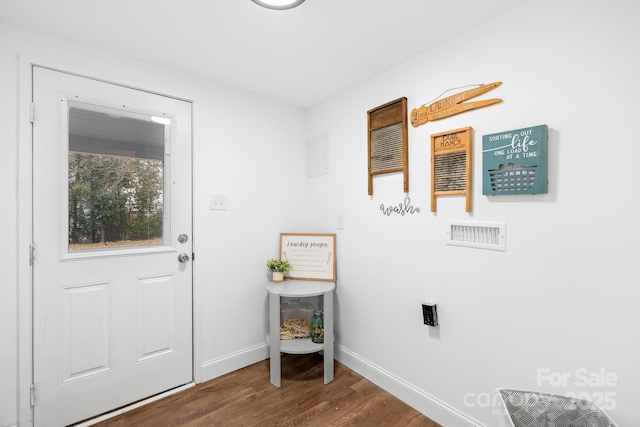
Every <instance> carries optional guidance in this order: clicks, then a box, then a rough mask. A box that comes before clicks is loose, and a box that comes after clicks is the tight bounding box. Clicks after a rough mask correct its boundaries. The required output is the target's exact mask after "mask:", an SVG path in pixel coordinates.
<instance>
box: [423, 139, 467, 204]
mask: <svg viewBox="0 0 640 427" xmlns="http://www.w3.org/2000/svg"><path fill="white" fill-rule="evenodd" d="M447 195H465V196H466V202H467V203H466V210H467V212H471V128H470V127H466V128H460V129H455V130H449V131H446V132H442V133H436V134H433V135H431V212H435V211H436V196H447Z"/></svg>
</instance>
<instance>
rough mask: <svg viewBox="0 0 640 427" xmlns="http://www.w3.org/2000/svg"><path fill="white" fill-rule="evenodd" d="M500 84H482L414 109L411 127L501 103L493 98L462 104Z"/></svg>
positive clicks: (500, 100)
mask: <svg viewBox="0 0 640 427" xmlns="http://www.w3.org/2000/svg"><path fill="white" fill-rule="evenodd" d="M501 84H502V82H495V83H489V84H486V85H485V84H483V85H481V86H480V87H477V88H475V89H469V90H465V91H464V92H460V93H456V94H455V95H451V96H448V97H446V98H442V99H440V100H439V101H435V102H433V103H431V104H429V105H428V106H425V105H423V106H421V107H420V108H414V109H413V110H411V126H413V127H418V126H420V125H423V124H425V123H427V122H432V121H434V120H439V119H444V118H445V117H451V116H454V115H456V114H460V113H464V112H465V111H469V110H475V109H476V108H482V107H486V106H488V105H493V104H497V103H498V102H502V99H497V98H494V99H487V100H484V101H477V102H467V103H464V101H466V100H467V99H471V98H475V97H476V96H478V95H482V94H483V93H485V92H489V91H490V90H491V89H495V88H497V87H498V86H500V85H501Z"/></svg>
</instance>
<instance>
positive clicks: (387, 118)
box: [367, 98, 409, 195]
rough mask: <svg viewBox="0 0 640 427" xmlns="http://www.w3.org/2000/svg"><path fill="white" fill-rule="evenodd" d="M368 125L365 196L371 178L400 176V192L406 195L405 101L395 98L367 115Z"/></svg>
mask: <svg viewBox="0 0 640 427" xmlns="http://www.w3.org/2000/svg"><path fill="white" fill-rule="evenodd" d="M367 116H368V125H369V148H368V152H369V195H372V194H373V176H374V175H379V174H383V173H391V172H403V173H404V192H405V193H406V192H408V191H409V153H408V146H409V143H408V141H409V140H408V136H407V128H408V119H407V98H399V99H396V100H395V101H391V102H389V103H387V104H384V105H381V106H379V107H377V108H374V109H372V110H369V111H367Z"/></svg>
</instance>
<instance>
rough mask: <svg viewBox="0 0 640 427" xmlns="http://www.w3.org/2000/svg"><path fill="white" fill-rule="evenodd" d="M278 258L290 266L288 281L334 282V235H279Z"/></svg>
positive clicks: (287, 275)
mask: <svg viewBox="0 0 640 427" xmlns="http://www.w3.org/2000/svg"><path fill="white" fill-rule="evenodd" d="M280 258H281V259H286V260H287V261H289V263H290V264H291V267H292V268H291V270H289V272H288V273H287V274H286V277H288V278H290V279H299V280H324V281H328V282H335V280H336V235H335V234H330V233H280Z"/></svg>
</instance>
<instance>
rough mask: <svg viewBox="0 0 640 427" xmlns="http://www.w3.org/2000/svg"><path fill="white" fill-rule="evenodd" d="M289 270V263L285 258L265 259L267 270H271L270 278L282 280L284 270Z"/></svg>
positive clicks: (275, 280) (277, 280)
mask: <svg viewBox="0 0 640 427" xmlns="http://www.w3.org/2000/svg"><path fill="white" fill-rule="evenodd" d="M289 270H291V264H290V263H289V261H287V260H286V259H277V258H270V259H268V260H267V271H270V272H271V280H273V281H274V282H282V281H283V280H284V275H285V273H286V272H288V271H289Z"/></svg>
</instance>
